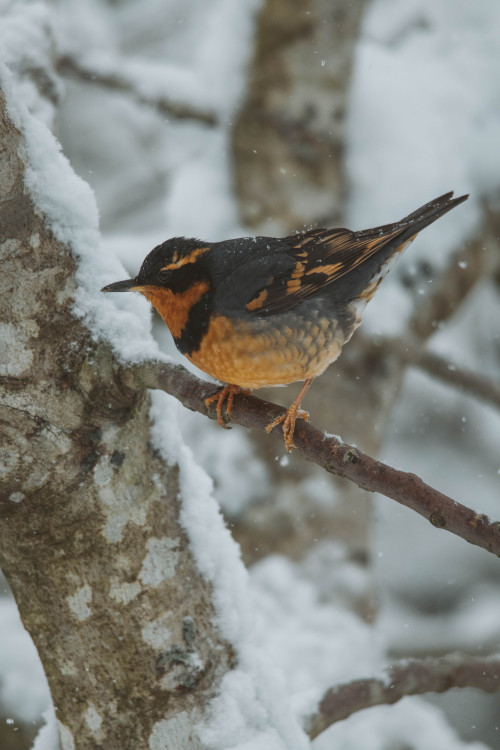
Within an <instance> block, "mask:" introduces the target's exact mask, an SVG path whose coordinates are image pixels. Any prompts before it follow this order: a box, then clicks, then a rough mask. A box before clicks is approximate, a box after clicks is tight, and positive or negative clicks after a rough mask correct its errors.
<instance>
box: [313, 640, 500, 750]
mask: <svg viewBox="0 0 500 750" xmlns="http://www.w3.org/2000/svg"><path fill="white" fill-rule="evenodd" d="M467 687H469V688H478V689H479V690H484V691H485V692H487V693H498V692H500V655H495V656H490V657H484V658H481V657H479V658H476V657H471V656H464V655H463V654H458V653H454V654H448V655H446V656H443V657H441V658H437V659H435V658H426V659H404V660H403V661H401V662H397V663H396V664H393V665H392V666H390V667H389V668H388V669H386V670H385V671H384V674H383V676H382V677H379V678H377V677H372V678H369V679H364V680H354V681H353V682H349V683H346V684H344V685H338V686H336V687H333V688H330V689H329V690H328V691H327V692H326V693H325V695H324V696H323V698H322V699H321V702H320V704H319V706H318V712H317V713H315V714H313V715H312V716H310V717H309V718H308V719H307V721H306V732H307V733H308V735H309V737H310V738H311V739H314V737H317V736H318V734H320V733H321V732H324V731H325V729H327V728H328V727H329V726H331V725H332V724H335V723H336V722H337V721H341V720H342V719H346V718H347V717H348V716H351V714H353V713H356V712H357V711H361V710H362V709H364V708H371V707H372V706H380V705H383V704H393V703H397V701H399V700H401V698H404V697H405V696H407V695H421V694H422V693H444V692H445V691H446V690H450V689H451V688H467Z"/></svg>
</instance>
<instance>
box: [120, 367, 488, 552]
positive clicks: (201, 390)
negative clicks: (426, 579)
mask: <svg viewBox="0 0 500 750" xmlns="http://www.w3.org/2000/svg"><path fill="white" fill-rule="evenodd" d="M122 379H123V383H124V385H125V386H127V387H129V388H132V389H140V388H153V389H160V390H163V391H166V392H167V393H170V394H171V395H173V396H175V397H176V398H177V399H179V401H181V403H182V404H184V406H186V407H187V408H188V409H191V410H192V411H197V412H200V413H201V414H205V415H206V416H209V417H211V418H212V419H214V418H215V410H214V409H212V408H207V407H206V405H205V399H206V398H207V397H208V396H211V395H212V394H213V393H214V392H215V391H216V388H217V387H218V386H214V385H213V384H211V383H207V382H205V381H203V380H199V379H198V378H197V377H195V376H194V375H191V374H190V373H189V372H188V371H187V370H185V369H184V368H183V367H181V366H179V365H170V364H165V363H162V362H157V361H150V362H143V363H140V364H137V365H132V366H130V367H128V368H127V369H124V371H123V374H122ZM282 413H283V408H282V407H280V406H277V405H276V404H272V403H270V402H268V401H263V400H261V399H257V398H255V397H254V396H247V395H238V396H236V397H235V399H234V404H233V410H232V415H231V421H232V422H233V423H235V424H240V425H242V426H243V427H251V428H254V429H259V430H264V429H265V428H266V426H267V425H268V424H269V422H272V421H273V420H274V419H275V418H276V417H277V416H279V415H280V414H282ZM271 434H272V435H275V436H276V437H278V436H279V438H280V440H282V436H281V427H280V426H276V427H275V428H274V429H273V430H272V433H271ZM294 441H295V446H296V449H297V450H298V452H299V453H300V454H301V455H302V456H303V457H304V458H305V459H306V460H307V461H311V462H312V463H315V464H317V465H318V466H321V467H323V468H324V469H326V471H328V472H330V473H332V474H336V475H338V476H341V477H344V478H345V479H349V480H350V481H351V482H354V483H355V484H357V485H358V487H361V488H362V489H364V490H368V491H369V492H379V493H381V494H382V495H385V496H386V497H389V498H391V499H392V500H396V502H398V503H401V504H402V505H405V506H406V507H407V508H411V509H412V510H414V511H415V512H417V513H419V514H420V515H422V516H423V517H424V518H427V520H428V521H430V523H432V524H433V526H436V528H439V529H445V530H447V531H449V532H451V533H453V534H456V535H457V536H459V537H461V538H462V539H465V540H466V541H467V542H469V543H470V544H475V545H477V546H478V547H482V548H483V549H485V550H487V551H488V552H492V553H493V554H495V555H497V556H498V557H500V523H498V522H492V521H490V520H489V519H488V517H487V516H485V515H483V514H478V513H476V512H475V511H473V510H471V509H470V508H467V507H466V506H464V505H461V504H460V503H457V502H456V501H455V500H452V499H451V498H450V497H448V496H447V495H444V494H443V493H441V492H439V491H438V490H435V489H433V488H432V487H429V485H427V484H425V483H424V482H423V481H422V480H421V479H420V478H419V477H417V476H416V475H415V474H409V473H407V472H404V471H399V470H397V469H394V468H392V467H390V466H387V465H386V464H384V463H382V462H381V461H377V460H376V459H374V458H371V457H370V456H367V455H366V454H365V453H362V452H361V451H360V450H359V449H358V448H357V447H354V446H352V445H348V444H346V443H343V442H342V440H341V439H340V438H337V437H335V436H333V435H328V434H326V433H324V432H321V431H320V430H317V429H316V428H314V427H313V426H312V425H311V424H309V423H307V422H305V421H303V420H298V421H297V424H296V429H295V436H294Z"/></svg>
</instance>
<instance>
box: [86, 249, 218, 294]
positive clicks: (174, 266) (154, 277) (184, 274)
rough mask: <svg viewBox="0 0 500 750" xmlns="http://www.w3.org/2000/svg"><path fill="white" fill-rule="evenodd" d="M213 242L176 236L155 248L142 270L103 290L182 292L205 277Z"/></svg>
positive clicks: (152, 292) (147, 257)
mask: <svg viewBox="0 0 500 750" xmlns="http://www.w3.org/2000/svg"><path fill="white" fill-rule="evenodd" d="M209 250H210V243H208V242H205V243H203V242H201V241H200V240H196V239H186V238H185V237H173V238H172V239H170V240H167V241H166V242H163V243H162V244H161V245H158V246H157V247H155V248H154V249H153V250H151V252H150V253H149V254H148V255H147V256H146V257H145V259H144V261H143V263H142V266H141V269H140V271H139V273H138V274H137V276H136V277H135V278H133V279H125V280H124V281H115V282H114V283H113V284H108V285H107V286H105V287H103V288H102V289H101V292H142V293H143V294H144V293H146V292H148V293H150V294H154V293H155V292H156V293H161V292H162V291H165V290H169V291H170V292H172V293H173V294H179V293H181V292H184V291H186V289H188V288H189V287H190V286H192V284H193V282H194V281H199V280H201V279H202V278H203V277H204V276H206V268H207V263H206V261H205V257H204V256H206V255H207V254H208V251H209Z"/></svg>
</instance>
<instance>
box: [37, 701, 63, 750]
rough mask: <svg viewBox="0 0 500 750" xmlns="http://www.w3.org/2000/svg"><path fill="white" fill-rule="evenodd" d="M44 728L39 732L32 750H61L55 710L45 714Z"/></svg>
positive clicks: (49, 710)
mask: <svg viewBox="0 0 500 750" xmlns="http://www.w3.org/2000/svg"><path fill="white" fill-rule="evenodd" d="M43 718H44V720H45V724H44V726H43V727H42V728H41V729H40V731H39V732H38V734H37V736H36V738H35V742H34V744H33V746H32V748H31V750H60V745H59V733H58V725H57V719H56V715H55V712H54V709H53V708H52V707H50V708H49V709H47V711H45V712H44V714H43Z"/></svg>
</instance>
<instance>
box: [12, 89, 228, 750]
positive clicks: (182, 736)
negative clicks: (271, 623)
mask: <svg viewBox="0 0 500 750" xmlns="http://www.w3.org/2000/svg"><path fill="white" fill-rule="evenodd" d="M0 138H1V143H2V149H1V152H0V154H1V159H0V221H1V224H0V227H1V234H0V241H1V245H0V248H1V250H0V253H1V258H2V295H1V299H0V308H1V316H0V319H1V329H2V336H1V348H2V357H1V359H0V368H1V371H0V372H1V401H0V415H1V417H0V419H1V422H0V424H1V427H0V430H1V435H0V442H1V446H2V448H1V454H2V462H1V477H2V479H1V481H2V491H1V495H0V519H1V521H0V565H1V568H2V570H3V572H4V573H5V575H6V577H7V579H8V581H9V584H10V586H11V588H12V591H13V593H14V596H15V598H16V601H17V604H18V606H19V609H20V612H21V617H22V619H23V622H24V624H25V626H26V628H27V630H28V631H29V633H30V635H31V636H32V638H33V640H34V642H35V645H36V646H37V649H38V652H39V655H40V658H41V660H42V663H43V665H44V668H45V671H46V675H47V678H48V681H49V685H50V689H51V692H52V697H53V700H54V704H55V706H56V709H57V718H58V721H59V726H60V737H61V747H62V748H63V750H69V749H70V748H77V749H78V750H83V749H86V748H89V749H90V748H93V749H95V748H96V747H105V748H106V750H124V749H125V748H134V750H135V748H139V747H141V748H142V747H150V748H164V747H186V748H198V747H199V746H200V745H199V741H198V739H197V737H196V733H195V729H194V726H195V724H196V721H197V720H198V719H200V718H201V717H202V716H203V712H204V709H205V707H206V705H207V702H208V701H209V700H210V698H211V697H212V696H213V694H214V691H215V690H216V689H217V686H218V684H219V681H220V678H221V676H222V674H223V673H224V672H225V671H226V670H227V669H228V667H229V665H230V662H231V659H232V651H231V648H230V647H229V646H228V644H226V643H224V642H222V641H221V638H220V636H219V634H218V633H217V630H216V629H215V626H214V625H213V615H214V611H213V607H212V603H211V598H210V587H209V586H208V585H207V584H206V582H205V581H204V580H203V579H202V578H201V576H200V574H199V572H198V570H197V569H196V567H195V564H194V561H193V557H192V554H191V552H190V549H189V545H188V542H187V539H186V535H185V533H184V531H183V529H182V527H181V526H180V524H179V519H178V511H179V502H178V489H179V488H178V481H177V468H176V467H175V466H171V467H167V466H166V465H165V463H164V462H163V461H162V460H161V459H160V458H159V456H158V455H157V454H156V453H155V451H154V450H153V449H152V447H151V446H150V444H149V418H148V410H149V397H148V396H147V395H146V394H144V393H142V394H138V393H137V392H134V391H131V390H129V389H127V388H126V387H123V385H122V384H120V382H119V381H118V380H117V377H116V374H117V370H118V366H117V362H116V361H115V358H114V356H113V353H112V351H111V349H110V347H109V346H108V345H106V344H104V343H96V342H95V341H93V340H92V338H91V336H90V334H89V331H88V330H86V328H85V326H84V325H83V324H82V322H81V321H80V320H78V319H77V318H76V317H75V316H74V315H73V313H72V304H73V295H74V290H75V278H74V273H75V259H74V258H73V256H72V254H71V251H70V249H69V248H68V247H65V246H63V245H61V243H60V242H58V241H57V240H56V239H55V237H54V236H53V235H52V234H51V232H50V231H49V229H48V228H47V226H46V225H45V223H44V217H43V216H40V214H39V212H38V211H37V210H36V209H35V207H34V205H33V203H32V201H31V199H30V196H29V195H28V193H27V190H26V188H25V185H24V170H25V164H24V163H23V161H22V159H21V158H20V156H19V155H20V154H25V153H26V152H25V149H24V143H23V136H22V134H21V133H20V132H19V131H18V130H17V129H16V128H15V127H14V126H13V124H12V122H11V121H10V119H9V115H8V113H7V110H6V107H5V102H4V100H3V97H2V98H0ZM23 158H25V157H23Z"/></svg>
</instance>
